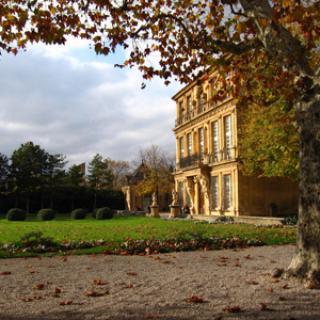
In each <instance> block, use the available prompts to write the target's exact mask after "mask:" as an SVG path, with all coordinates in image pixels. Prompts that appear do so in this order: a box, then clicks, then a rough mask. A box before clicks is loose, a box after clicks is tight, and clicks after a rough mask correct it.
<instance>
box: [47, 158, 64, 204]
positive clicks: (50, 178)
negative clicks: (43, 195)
mask: <svg viewBox="0 0 320 320" xmlns="http://www.w3.org/2000/svg"><path fill="white" fill-rule="evenodd" d="M65 165H66V162H65V156H64V155H62V154H48V153H47V161H46V166H45V171H44V173H43V178H44V180H45V189H46V190H47V191H48V192H49V194H50V208H53V207H54V194H55V192H56V191H57V189H58V188H59V187H61V186H62V185H63V183H64V178H65V175H66V173H65V169H64V167H65Z"/></svg>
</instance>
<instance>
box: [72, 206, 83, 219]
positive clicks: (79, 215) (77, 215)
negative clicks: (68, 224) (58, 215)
mask: <svg viewBox="0 0 320 320" xmlns="http://www.w3.org/2000/svg"><path fill="white" fill-rule="evenodd" d="M86 215H87V210H85V209H82V208H79V209H74V210H73V211H72V212H71V218H72V219H76V220H80V219H84V218H85V217H86Z"/></svg>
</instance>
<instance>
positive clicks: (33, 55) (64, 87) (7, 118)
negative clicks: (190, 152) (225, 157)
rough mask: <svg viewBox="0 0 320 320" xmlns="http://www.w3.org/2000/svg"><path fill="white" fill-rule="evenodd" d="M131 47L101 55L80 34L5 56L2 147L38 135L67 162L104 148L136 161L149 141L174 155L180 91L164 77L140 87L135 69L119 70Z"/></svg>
mask: <svg viewBox="0 0 320 320" xmlns="http://www.w3.org/2000/svg"><path fill="white" fill-rule="evenodd" d="M125 55H126V52H123V51H119V52H117V54H114V55H112V56H109V57H103V56H97V55H96V54H95V53H94V51H93V50H91V49H89V44H88V43H87V42H85V41H82V40H76V39H71V41H69V42H68V43H67V45H66V46H60V47H58V46H45V45H42V44H38V45H33V46H30V47H29V48H28V50H27V52H23V53H20V54H18V55H17V56H12V55H6V54H4V55H2V56H0V70H1V78H0V137H1V140H0V152H1V153H5V154H6V155H8V156H10V154H11V153H12V151H13V150H14V149H16V148H17V147H18V146H19V145H20V144H21V143H24V142H26V141H33V142H35V143H37V144H40V145H41V146H42V147H43V148H45V149H46V150H48V151H49V152H51V153H63V154H65V155H66V156H67V159H68V160H69V164H72V163H80V162H88V161H90V159H91V158H92V157H93V155H94V154H96V153H100V154H102V155H103V156H105V157H111V158H113V159H118V160H119V159H123V160H129V161H130V160H132V159H135V158H136V157H137V154H138V151H139V148H145V147H148V146H150V145H151V144H156V145H159V146H161V147H162V148H163V149H164V150H165V151H167V152H168V153H169V154H174V148H175V143H174V136H173V132H172V128H173V126H174V120H175V106H174V103H173V101H172V100H171V96H172V95H173V94H174V93H175V92H177V91H178V90H179V89H180V85H179V84H177V83H173V84H172V85H170V86H169V87H166V86H165V85H164V84H163V83H162V81H161V80H160V79H153V80H152V81H151V82H148V83H147V88H146V89H144V90H141V89H140V86H141V82H142V78H141V75H140V73H139V72H138V71H137V70H135V69H118V68H114V67H113V65H114V64H115V63H121V62H122V61H123V58H124V57H125Z"/></svg>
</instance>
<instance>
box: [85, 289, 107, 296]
mask: <svg viewBox="0 0 320 320" xmlns="http://www.w3.org/2000/svg"><path fill="white" fill-rule="evenodd" d="M84 294H85V295H86V296H87V297H102V296H105V295H106V294H109V291H105V292H97V291H94V290H88V291H86V292H85V293H84Z"/></svg>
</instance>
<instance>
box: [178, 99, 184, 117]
mask: <svg viewBox="0 0 320 320" xmlns="http://www.w3.org/2000/svg"><path fill="white" fill-rule="evenodd" d="M182 114H183V102H182V101H181V102H179V115H178V117H179V118H180V117H181V116H182Z"/></svg>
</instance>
